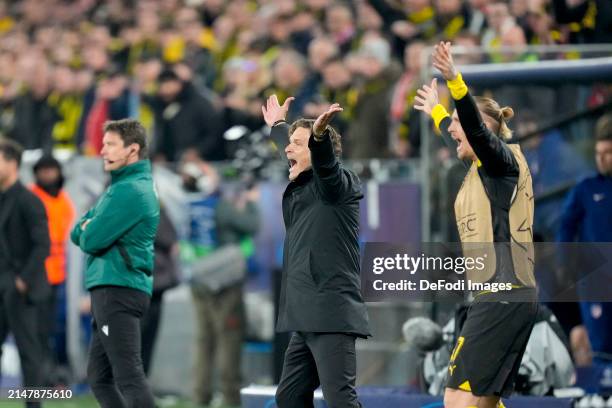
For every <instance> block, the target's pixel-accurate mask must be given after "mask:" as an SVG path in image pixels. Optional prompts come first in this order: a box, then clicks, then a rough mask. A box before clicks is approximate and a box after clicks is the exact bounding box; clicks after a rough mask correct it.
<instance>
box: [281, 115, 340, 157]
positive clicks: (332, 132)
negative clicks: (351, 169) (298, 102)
mask: <svg viewBox="0 0 612 408" xmlns="http://www.w3.org/2000/svg"><path fill="white" fill-rule="evenodd" d="M314 123H315V121H314V119H304V118H301V119H298V120H296V121H295V122H293V123H292V124H291V127H290V128H289V136H291V135H292V134H293V132H295V130H296V129H297V128H304V129H308V130H310V132H311V133H312V127H313V125H314ZM325 130H326V131H328V132H329V137H330V138H331V141H332V145H333V146H334V153H335V154H336V157H341V156H342V140H341V139H342V137H341V136H340V133H338V132H337V131H336V129H334V128H333V127H331V126H329V125H327V129H325Z"/></svg>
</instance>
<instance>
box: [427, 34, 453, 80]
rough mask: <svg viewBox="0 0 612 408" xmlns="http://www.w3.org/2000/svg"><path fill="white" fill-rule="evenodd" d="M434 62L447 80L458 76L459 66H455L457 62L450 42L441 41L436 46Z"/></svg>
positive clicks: (433, 55) (433, 56)
mask: <svg viewBox="0 0 612 408" xmlns="http://www.w3.org/2000/svg"><path fill="white" fill-rule="evenodd" d="M432 63H433V66H434V67H436V68H437V69H438V71H440V73H441V74H442V76H443V77H444V79H445V80H447V81H452V80H453V79H455V78H456V77H457V68H455V63H454V62H453V55H452V54H451V44H450V43H449V42H444V41H440V43H439V44H437V45H435V46H434V51H433V54H432Z"/></svg>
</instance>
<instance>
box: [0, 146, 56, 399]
mask: <svg viewBox="0 0 612 408" xmlns="http://www.w3.org/2000/svg"><path fill="white" fill-rule="evenodd" d="M21 153H22V148H21V146H19V145H18V144H17V143H15V142H14V141H11V140H2V141H0V265H1V266H2V267H1V269H0V270H1V271H2V275H0V343H2V344H3V343H4V341H5V340H6V337H7V336H8V334H9V332H10V333H12V334H13V336H14V337H15V343H16V344H17V350H18V351H19V359H20V361H21V372H22V378H23V386H24V387H33V388H39V387H41V386H43V385H44V384H43V378H42V375H43V374H42V371H41V370H40V362H41V361H44V359H43V355H42V349H41V344H40V337H39V336H38V318H37V313H38V310H39V309H38V306H37V304H38V302H41V301H43V300H45V299H47V298H48V296H49V282H48V281H47V277H46V274H45V258H47V256H48V255H49V229H48V226H47V215H46V214H45V207H44V206H43V204H42V202H41V201H40V199H39V198H38V197H36V195H34V193H32V192H31V191H30V190H28V189H27V188H25V186H24V185H23V184H21V182H20V181H19V165H20V163H21ZM26 406H27V407H40V406H41V404H40V402H26Z"/></svg>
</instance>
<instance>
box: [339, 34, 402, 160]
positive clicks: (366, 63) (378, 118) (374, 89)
mask: <svg viewBox="0 0 612 408" xmlns="http://www.w3.org/2000/svg"><path fill="white" fill-rule="evenodd" d="M357 60H358V62H357V63H356V71H355V72H354V74H355V75H358V76H359V77H360V79H361V83H359V84H358V85H357V97H356V102H355V104H354V108H353V111H352V120H351V122H350V123H349V127H348V135H347V137H346V142H345V143H346V157H347V158H349V159H367V158H371V157H378V158H383V157H389V156H390V155H391V151H390V148H389V145H390V143H389V120H388V116H389V104H390V99H391V90H392V87H393V83H394V81H395V80H396V79H397V77H398V76H399V72H398V69H397V67H396V66H395V65H394V64H392V61H391V49H390V46H389V43H388V42H387V40H385V39H384V38H382V37H380V36H378V35H377V34H372V35H370V36H368V37H366V38H364V39H363V42H362V46H361V48H360V49H359V51H358V53H357Z"/></svg>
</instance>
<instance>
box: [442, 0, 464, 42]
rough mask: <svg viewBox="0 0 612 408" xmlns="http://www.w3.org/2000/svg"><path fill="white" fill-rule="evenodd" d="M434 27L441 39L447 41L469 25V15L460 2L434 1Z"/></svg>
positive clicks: (453, 0)
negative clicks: (435, 26)
mask: <svg viewBox="0 0 612 408" xmlns="http://www.w3.org/2000/svg"><path fill="white" fill-rule="evenodd" d="M434 5H435V8H436V12H437V14H436V25H437V30H438V32H439V33H440V35H441V37H442V38H443V39H445V40H447V41H451V40H454V39H455V37H457V35H458V34H459V33H460V32H461V31H462V30H463V29H465V28H466V27H468V26H469V25H470V20H471V13H470V9H469V8H468V6H467V4H465V3H464V2H463V1H462V0H434Z"/></svg>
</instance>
